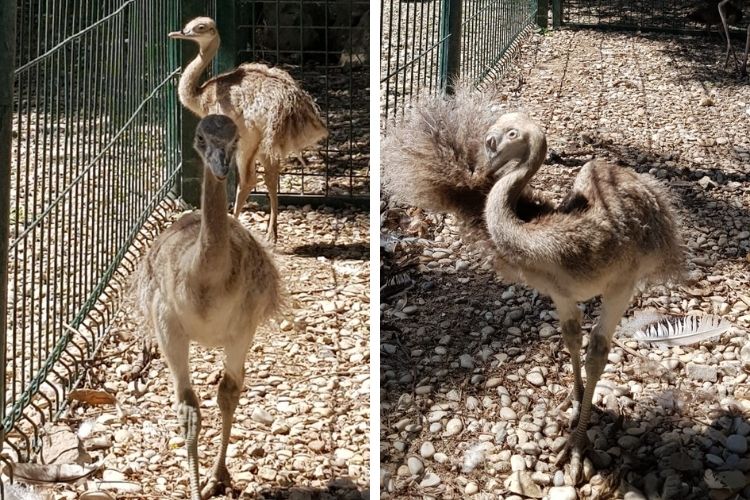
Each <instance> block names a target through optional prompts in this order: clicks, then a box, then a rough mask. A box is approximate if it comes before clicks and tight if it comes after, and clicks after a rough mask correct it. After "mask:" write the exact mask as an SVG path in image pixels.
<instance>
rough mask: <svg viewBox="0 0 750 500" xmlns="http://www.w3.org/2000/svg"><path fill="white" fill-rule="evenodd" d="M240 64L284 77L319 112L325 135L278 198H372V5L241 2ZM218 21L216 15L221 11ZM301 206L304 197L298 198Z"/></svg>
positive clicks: (291, 169) (290, 165) (284, 181)
mask: <svg viewBox="0 0 750 500" xmlns="http://www.w3.org/2000/svg"><path fill="white" fill-rule="evenodd" d="M236 9H237V12H236V17H235V18H236V22H237V32H236V34H235V35H236V38H235V40H236V41H235V43H236V54H237V62H238V63H241V62H262V63H266V64H268V65H271V66H278V67H280V68H282V69H284V70H286V71H288V72H289V73H290V74H291V75H292V77H293V78H294V79H295V80H297V81H298V82H299V83H300V85H301V86H302V88H304V89H305V90H306V91H308V92H309V93H310V94H311V95H312V96H313V97H314V98H315V100H316V102H317V103H318V105H319V106H320V108H321V114H322V116H323V118H324V120H325V122H326V124H327V126H328V130H329V134H330V135H329V137H328V138H327V139H326V140H325V141H322V142H321V144H320V145H319V146H318V147H317V148H313V149H311V150H309V151H305V152H304V153H303V154H302V155H301V156H302V157H303V160H300V159H299V158H289V159H288V160H287V162H286V165H285V167H284V170H283V171H282V176H281V181H280V193H281V194H282V195H287V196H289V195H291V196H294V195H303V196H310V195H318V196H324V197H326V198H327V199H328V200H331V199H336V198H338V199H344V200H349V201H353V200H357V199H358V200H361V201H365V200H366V199H367V197H368V193H369V166H370V161H369V148H370V137H369V55H368V54H369V43H370V42H369V17H370V12H369V2H368V1H367V0H328V1H301V0H258V1H256V0H252V1H251V0H239V1H238V2H237V4H236ZM219 15H221V12H219ZM301 200H303V201H304V200H305V198H301Z"/></svg>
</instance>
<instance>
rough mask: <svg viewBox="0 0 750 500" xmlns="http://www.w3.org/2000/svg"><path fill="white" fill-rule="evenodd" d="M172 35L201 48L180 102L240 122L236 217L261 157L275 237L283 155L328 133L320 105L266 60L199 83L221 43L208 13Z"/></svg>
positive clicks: (185, 74) (184, 80)
mask: <svg viewBox="0 0 750 500" xmlns="http://www.w3.org/2000/svg"><path fill="white" fill-rule="evenodd" d="M169 36H170V38H176V39H180V40H190V41H193V42H195V43H197V44H198V48H199V49H198V55H197V57H196V58H195V59H194V60H193V61H191V62H190V64H188V65H187V67H186V68H185V69H184V71H183V72H182V76H181V77H180V84H179V87H178V94H179V96H180V102H181V103H182V105H183V106H185V107H186V108H188V109H189V110H190V111H192V112H193V113H195V114H196V115H198V116H200V117H204V116H206V115H207V114H209V113H217V114H222V115H226V116H228V117H230V118H231V119H232V120H233V121H234V122H235V124H236V125H237V128H238V133H239V137H240V141H239V157H238V160H237V165H238V171H239V183H238V184H239V185H238V187H239V189H238V190H237V194H236V197H235V201H234V203H235V206H234V215H235V217H239V214H240V211H241V210H242V206H243V205H244V204H245V201H246V200H247V196H248V195H249V194H250V191H252V189H253V188H254V187H255V185H256V182H257V175H256V168H255V162H256V160H257V161H259V162H260V163H261V164H262V165H263V177H264V179H265V181H266V187H267V188H268V197H269V200H270V205H271V217H270V219H269V223H268V236H269V238H270V239H271V240H272V241H274V242H276V239H277V233H276V232H277V228H276V226H277V217H278V211H279V203H278V194H277V193H278V188H279V175H280V171H281V160H282V159H283V158H285V157H286V156H288V155H289V154H297V155H299V153H300V152H301V151H302V150H303V149H305V148H308V147H311V146H313V145H315V144H316V143H318V142H319V141H321V140H323V139H324V138H325V137H326V136H328V130H327V129H326V127H325V125H324V124H323V120H322V119H321V117H320V109H319V108H318V106H317V104H315V101H314V100H313V98H312V97H311V96H310V94H308V93H307V92H305V91H304V90H303V89H302V88H300V86H299V85H298V84H297V82H296V81H295V80H294V79H293V78H292V77H291V75H289V73H287V72H286V71H284V70H282V69H279V68H270V67H268V66H266V65H265V64H258V63H248V64H242V65H240V66H239V67H237V68H235V69H233V70H231V71H228V72H226V73H222V74H220V75H218V76H215V77H213V78H210V79H209V80H207V81H206V82H204V83H203V84H200V79H201V76H202V75H203V73H204V72H205V70H206V68H207V67H208V64H209V63H210V62H211V60H212V59H213V58H214V56H215V55H216V52H217V51H218V50H219V44H220V43H221V42H220V38H219V32H218V30H217V29H216V23H215V22H214V20H213V19H211V18H209V17H197V18H195V19H193V20H192V21H190V22H188V23H187V24H186V25H185V27H184V28H183V29H182V30H181V31H174V32H172V33H170V34H169ZM300 160H301V157H300Z"/></svg>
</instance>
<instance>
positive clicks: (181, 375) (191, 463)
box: [154, 315, 201, 500]
mask: <svg viewBox="0 0 750 500" xmlns="http://www.w3.org/2000/svg"><path fill="white" fill-rule="evenodd" d="M154 319H155V322H154V324H155V325H156V340H157V341H158V343H159V347H160V348H161V351H162V353H163V354H164V357H165V358H166V360H167V364H168V365H169V369H170V371H171V372H172V376H173V378H174V384H175V394H176V396H177V419H178V421H179V423H180V426H181V427H182V432H183V435H184V437H185V446H186V448H187V452H188V468H189V471H188V473H189V475H190V477H189V480H190V498H191V500H201V495H200V476H199V472H198V435H199V434H200V431H201V412H200V409H199V407H200V405H199V403H198V398H197V397H196V395H195V392H193V389H192V387H191V386H190V365H189V362H188V349H189V347H190V341H189V340H188V339H187V337H185V335H184V334H183V333H182V331H181V330H180V328H179V326H178V323H177V322H176V321H170V320H169V319H168V318H166V317H163V316H159V315H156V316H155V318H154Z"/></svg>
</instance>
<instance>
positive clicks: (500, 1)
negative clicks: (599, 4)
mask: <svg viewBox="0 0 750 500" xmlns="http://www.w3.org/2000/svg"><path fill="white" fill-rule="evenodd" d="M536 3H537V2H536V1H535V0H534V1H528V0H526V1H518V0H463V1H456V0H423V1H406V0H381V18H380V25H381V37H382V41H383V42H382V45H381V52H380V67H381V80H380V82H381V83H380V85H381V90H382V92H381V103H380V104H381V111H382V116H383V118H388V117H389V116H390V115H392V114H393V113H394V112H396V110H399V109H403V107H404V105H405V104H406V103H407V102H408V100H409V97H410V96H411V95H414V94H416V93H418V92H420V91H422V90H426V91H428V92H435V91H438V90H443V89H445V87H446V85H447V84H448V83H449V81H450V79H451V78H454V77H455V76H456V75H454V74H452V71H453V69H452V68H448V67H446V65H448V64H449V63H450V61H451V60H456V61H457V60H459V59H460V66H459V68H457V69H458V74H459V75H460V76H461V77H462V78H464V79H468V80H469V81H472V82H474V83H477V84H478V83H480V82H481V81H482V80H483V79H484V78H485V77H487V76H488V75H489V74H491V73H492V72H493V70H496V69H497V68H498V64H499V62H500V61H501V59H502V58H503V55H504V54H505V53H506V51H507V50H508V48H510V47H511V45H512V44H513V42H514V40H515V39H516V38H517V37H518V36H519V35H520V34H521V33H522V32H523V31H524V30H525V29H526V28H528V27H529V26H530V25H532V24H533V21H534V16H535V15H536ZM451 6H452V7H453V11H452V12H451ZM452 16H460V18H459V21H460V33H461V34H460V37H461V38H460V44H458V49H457V50H459V51H460V57H459V58H458V59H457V58H455V57H454V58H453V59H452V58H451V57H449V56H448V54H447V51H448V50H449V49H450V47H451V45H450V39H451V37H452V36H453V34H452V33H451V31H450V29H451V28H450V27H451V26H452V25H454V24H455V23H452V19H451V17H452ZM454 56H455V55H454ZM384 121H385V120H384Z"/></svg>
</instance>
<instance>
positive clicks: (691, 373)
mask: <svg viewBox="0 0 750 500" xmlns="http://www.w3.org/2000/svg"><path fill="white" fill-rule="evenodd" d="M685 374H686V375H687V376H688V377H689V378H691V379H693V380H698V381H700V382H716V379H717V376H718V370H717V368H716V367H715V366H711V365H701V364H698V363H688V364H686V365H685Z"/></svg>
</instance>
